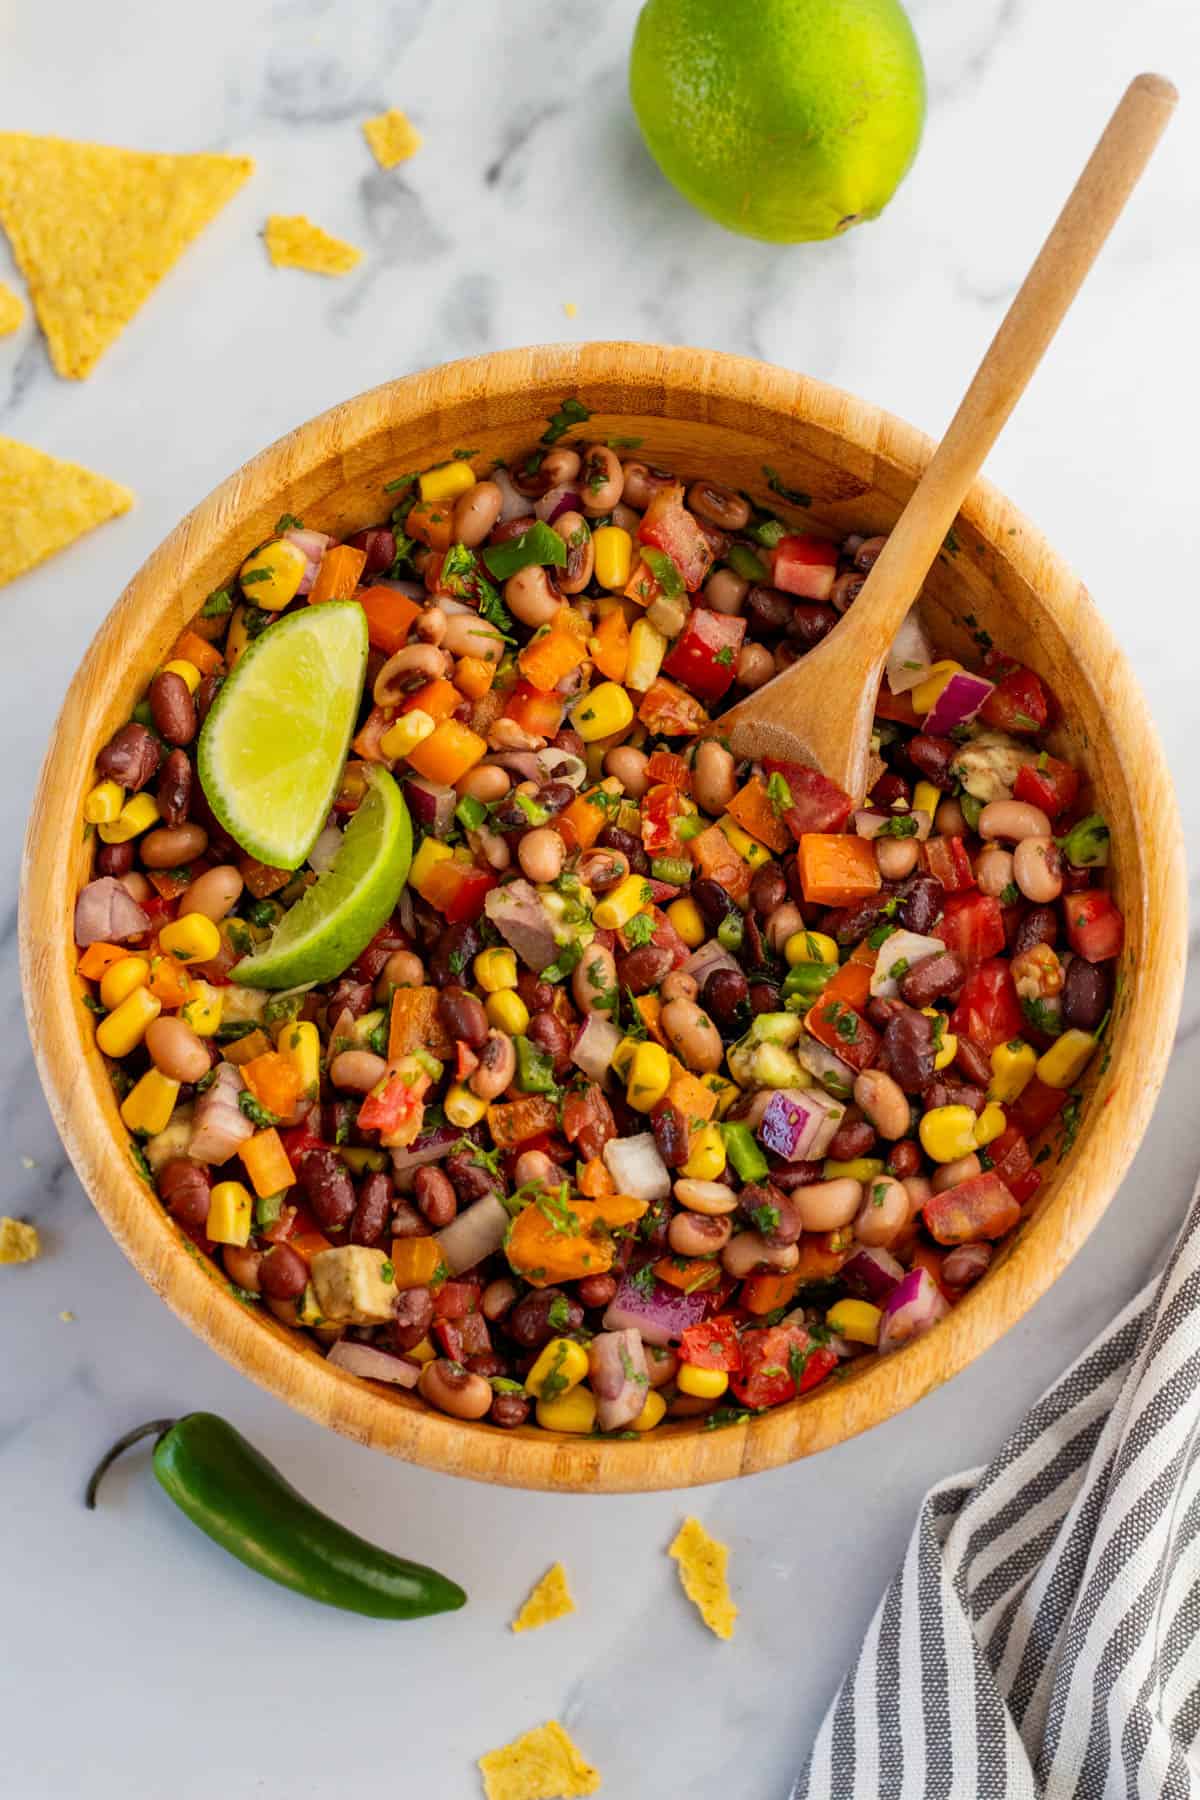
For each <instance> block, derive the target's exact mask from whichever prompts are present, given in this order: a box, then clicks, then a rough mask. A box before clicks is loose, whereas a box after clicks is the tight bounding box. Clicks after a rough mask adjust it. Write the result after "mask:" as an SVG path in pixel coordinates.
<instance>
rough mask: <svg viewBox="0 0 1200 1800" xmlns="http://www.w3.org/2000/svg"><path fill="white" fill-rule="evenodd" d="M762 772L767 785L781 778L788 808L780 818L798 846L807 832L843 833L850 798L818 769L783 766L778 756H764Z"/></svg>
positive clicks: (797, 765) (850, 802)
mask: <svg viewBox="0 0 1200 1800" xmlns="http://www.w3.org/2000/svg"><path fill="white" fill-rule="evenodd" d="M763 768H764V770H765V771H766V773H767V777H768V781H769V778H770V777H771V776H772V775H781V776H782V777H783V779H784V781H786V782H787V785H788V792H789V793H790V795H791V805H790V806H788V807H787V808H786V809H785V810H784V811H783V812H782V813H781V815H780V817H781V818H782V819H783V822H784V824H785V825H786V826H787V828H788V830H789V831H790V832H791V834H792V836H793V837H794V838H795V839H796V842H797V843H799V841H800V839H801V837H802V836H803V835H804V833H805V832H806V831H817V832H821V831H844V830H845V826H846V821H847V819H848V818H849V817H850V808H851V805H852V801H851V799H850V796H849V794H847V793H844V792H843V791H842V789H841V788H840V787H838V786H837V784H836V783H835V782H832V781H830V780H829V779H828V778H827V777H826V776H824V775H822V773H821V771H820V769H810V768H807V767H806V766H805V765H804V764H803V763H794V762H784V761H782V760H781V759H780V758H779V757H778V756H764V757H763Z"/></svg>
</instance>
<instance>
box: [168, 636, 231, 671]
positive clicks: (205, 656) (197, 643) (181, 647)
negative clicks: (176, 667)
mask: <svg viewBox="0 0 1200 1800" xmlns="http://www.w3.org/2000/svg"><path fill="white" fill-rule="evenodd" d="M167 661H168V662H177V661H178V662H190V663H191V665H192V667H193V668H194V669H199V671H200V673H201V675H215V674H216V672H217V670H218V669H219V668H220V667H221V652H220V651H219V650H218V649H217V647H216V645H215V644H210V643H209V641H208V639H207V638H202V637H201V636H200V634H199V632H198V631H181V632H180V634H179V636H178V637H177V638H176V639H175V642H174V645H173V646H172V649H171V654H170V656H169V657H168V658H167Z"/></svg>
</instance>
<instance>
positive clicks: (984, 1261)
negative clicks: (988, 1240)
mask: <svg viewBox="0 0 1200 1800" xmlns="http://www.w3.org/2000/svg"><path fill="white" fill-rule="evenodd" d="M991 1260H992V1246H991V1245H990V1244H956V1245H955V1247H954V1249H953V1250H950V1251H947V1253H946V1260H945V1261H944V1262H943V1264H942V1280H943V1281H944V1282H945V1283H946V1286H947V1287H956V1288H966V1287H971V1286H973V1284H974V1283H975V1282H977V1281H978V1280H979V1278H980V1276H981V1275H985V1274H986V1273H987V1269H988V1264H989V1263H990V1262H991Z"/></svg>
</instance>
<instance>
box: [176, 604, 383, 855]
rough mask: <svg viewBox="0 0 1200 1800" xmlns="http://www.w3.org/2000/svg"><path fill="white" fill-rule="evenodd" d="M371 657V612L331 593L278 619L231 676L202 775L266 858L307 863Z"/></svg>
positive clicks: (241, 834) (210, 729)
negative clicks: (319, 602)
mask: <svg viewBox="0 0 1200 1800" xmlns="http://www.w3.org/2000/svg"><path fill="white" fill-rule="evenodd" d="M366 667H367V618H366V614H365V613H364V612H363V609H362V607H361V606H359V605H358V604H357V603H356V602H355V601H352V600H330V601H326V602H325V604H324V605H322V606H306V607H305V608H304V610H303V611H302V612H294V613H288V614H286V615H285V616H284V617H283V618H282V619H279V620H278V621H277V622H276V623H275V624H274V625H269V626H268V627H267V629H266V630H265V631H264V632H263V634H262V636H261V637H258V638H256V639H255V640H254V642H253V643H252V644H251V645H250V646H249V648H248V649H247V650H246V651H245V652H244V654H243V655H242V657H241V659H240V660H239V661H238V663H237V664H236V665H235V667H234V668H233V669H232V670H231V672H230V673H229V674H228V675H227V676H226V678H225V682H224V685H223V686H222V688H221V691H220V693H219V694H218V695H217V698H216V700H215V701H214V702H213V705H212V710H211V711H210V712H209V715H208V717H207V719H205V721H204V729H203V731H202V732H201V733H200V750H199V755H198V758H197V766H198V768H199V770H200V784H201V786H202V787H203V789H204V794H205V798H206V799H207V801H208V804H209V805H210V806H211V807H212V809H213V812H214V813H215V814H216V816H217V818H218V819H219V820H220V822H221V824H222V825H223V826H224V827H225V829H226V831H227V832H228V833H229V835H230V837H231V838H234V839H236V841H237V842H238V843H239V844H240V845H241V846H242V849H243V850H246V851H248V852H249V854H250V855H251V856H255V857H257V858H258V860H259V862H264V863H269V864H270V865H271V867H272V868H274V869H298V868H299V867H300V864H301V863H302V862H303V861H304V859H305V857H306V856H307V855H308V853H309V851H310V850H311V849H312V847H313V845H314V844H315V843H316V841H317V838H318V837H319V836H320V832H321V827H322V826H323V825H324V823H325V820H326V818H327V817H328V816H329V809H330V807H331V806H332V805H333V799H334V795H335V794H336V793H337V790H338V783H339V782H340V781H341V778H342V768H343V765H344V763H345V761H346V751H347V750H348V748H349V746H350V738H351V735H352V734H353V731H354V721H355V719H356V718H357V717H358V702H359V698H360V696H361V694H362V686H363V676H364V675H365V673H366Z"/></svg>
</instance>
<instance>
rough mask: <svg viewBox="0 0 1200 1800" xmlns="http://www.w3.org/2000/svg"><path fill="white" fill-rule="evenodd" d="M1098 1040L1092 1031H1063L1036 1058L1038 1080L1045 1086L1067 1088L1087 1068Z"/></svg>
mask: <svg viewBox="0 0 1200 1800" xmlns="http://www.w3.org/2000/svg"><path fill="white" fill-rule="evenodd" d="M1098 1042H1099V1039H1098V1038H1097V1036H1096V1034H1095V1032H1094V1031H1078V1030H1074V1029H1072V1030H1071V1031H1064V1032H1063V1034H1062V1036H1061V1037H1060V1038H1056V1039H1055V1041H1054V1043H1052V1044H1051V1046H1050V1048H1049V1049H1048V1050H1047V1051H1046V1052H1045V1054H1044V1055H1043V1056H1040V1057H1039V1058H1038V1065H1037V1074H1038V1080H1039V1081H1044V1082H1045V1084H1046V1086H1047V1087H1052V1088H1069V1087H1070V1086H1071V1084H1072V1083H1073V1082H1076V1081H1078V1080H1079V1077H1080V1076H1081V1075H1082V1074H1083V1071H1084V1070H1085V1069H1086V1068H1087V1066H1088V1064H1089V1062H1090V1061H1091V1060H1092V1053H1093V1051H1094V1050H1095V1048H1096V1045H1097V1043H1098Z"/></svg>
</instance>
